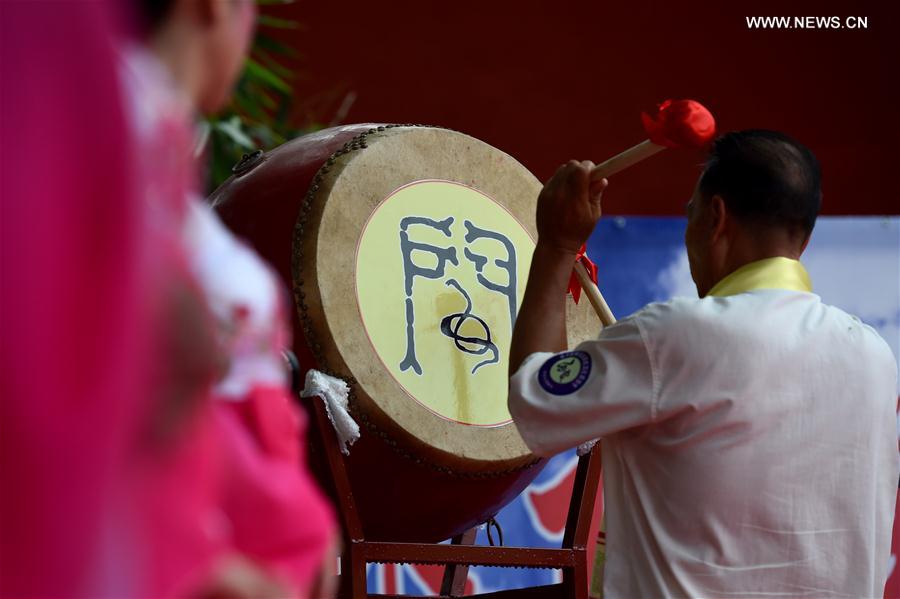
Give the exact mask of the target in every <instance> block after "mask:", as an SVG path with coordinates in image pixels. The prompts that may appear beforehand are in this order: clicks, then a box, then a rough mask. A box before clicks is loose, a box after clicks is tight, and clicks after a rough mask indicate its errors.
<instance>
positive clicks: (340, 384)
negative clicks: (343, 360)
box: [300, 369, 359, 455]
mask: <svg viewBox="0 0 900 599" xmlns="http://www.w3.org/2000/svg"><path fill="white" fill-rule="evenodd" d="M349 394H350V387H348V386H347V383H346V382H344V381H343V380H341V379H339V378H337V377H334V376H329V375H327V374H325V373H324V372H319V371H318V370H313V369H310V370H309V371H307V373H306V381H305V383H304V385H303V391H301V392H300V397H314V396H319V397H321V398H322V401H324V402H325V411H326V412H327V413H328V420H330V421H331V424H332V426H334V432H335V433H336V434H337V437H338V442H339V443H340V445H341V453H343V454H344V455H350V446H351V445H353V444H354V443H355V442H356V440H357V439H359V425H358V424H356V421H355V420H353V417H352V416H350V412H349V411H348V409H347V396H348V395H349Z"/></svg>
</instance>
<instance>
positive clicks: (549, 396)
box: [509, 316, 656, 456]
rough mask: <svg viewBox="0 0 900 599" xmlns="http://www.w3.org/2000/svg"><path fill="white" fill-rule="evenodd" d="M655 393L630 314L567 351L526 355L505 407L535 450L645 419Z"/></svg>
mask: <svg viewBox="0 0 900 599" xmlns="http://www.w3.org/2000/svg"><path fill="white" fill-rule="evenodd" d="M655 401H656V393H655V385H654V373H653V368H652V366H651V362H650V357H649V355H648V352H647V348H646V345H645V340H644V335H643V332H642V330H641V327H640V324H639V323H638V321H637V318H636V317H634V316H633V317H631V318H628V319H625V320H621V321H619V322H618V323H617V324H615V325H613V326H611V327H607V328H606V329H604V330H603V332H602V333H601V334H600V336H599V337H598V338H597V339H594V340H591V341H585V342H584V343H582V344H580V345H579V346H578V347H577V348H575V350H573V351H567V352H562V353H559V354H552V353H546V352H539V353H535V354H532V355H530V356H528V358H526V359H525V361H524V362H523V363H522V365H521V366H520V367H519V370H518V371H517V372H516V373H515V374H514V375H513V377H512V378H511V379H510V383H509V412H510V414H511V415H512V417H513V421H514V422H515V424H516V427H517V428H518V429H519V433H520V434H521V435H522V438H523V439H524V440H525V443H526V444H527V445H528V447H529V448H530V449H531V450H532V451H533V452H534V453H535V454H536V455H539V456H550V455H554V454H556V453H559V452H560V451H563V450H565V449H569V448H571V447H575V446H576V445H578V444H580V443H583V442H584V441H589V440H591V439H596V438H598V437H603V436H604V435H608V434H611V433H614V432H617V431H621V430H625V429H628V428H632V427H636V426H640V425H643V424H648V423H650V422H652V421H653V418H654V417H655V407H656V406H655Z"/></svg>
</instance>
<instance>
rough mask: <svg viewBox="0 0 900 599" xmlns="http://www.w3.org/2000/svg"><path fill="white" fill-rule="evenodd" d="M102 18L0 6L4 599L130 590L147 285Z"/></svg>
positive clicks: (71, 8)
mask: <svg viewBox="0 0 900 599" xmlns="http://www.w3.org/2000/svg"><path fill="white" fill-rule="evenodd" d="M108 8H109V7H108V6H107V4H106V3H105V2H62V3H55V4H54V5H53V8H52V10H48V7H47V6H46V4H45V3H40V2H3V3H2V7H0V14H2V17H0V56H2V65H3V66H2V73H0V76H2V78H3V80H4V81H5V82H7V85H4V90H3V100H2V103H3V110H2V111H0V123H2V126H0V130H2V133H0V138H2V140H3V157H2V160H0V168H2V175H0V186H2V187H0V209H2V214H0V276H2V292H0V302H2V308H0V331H2V334H0V340H2V341H0V364H2V375H0V376H2V379H0V429H2V430H0V476H2V481H0V596H4V597H29V596H39V597H54V598H62V597H91V598H94V597H102V596H108V595H118V596H122V595H125V594H128V593H129V592H130V590H131V589H130V588H129V580H128V579H127V578H125V577H123V578H119V579H116V578H115V575H114V576H109V574H113V573H111V571H110V570H109V569H108V568H106V567H105V563H104V557H103V556H104V555H105V554H107V553H108V549H109V541H108V539H109V535H110V534H111V532H112V531H110V529H109V527H108V525H107V524H108V523H107V521H106V514H107V513H108V511H109V510H110V509H111V508H114V507H115V503H116V500H117V497H118V493H119V492H120V491H121V486H122V485H121V480H122V471H121V467H122V465H123V464H122V462H123V460H122V458H123V456H124V455H125V454H126V452H127V450H128V448H129V446H130V445H129V443H130V441H131V439H132V437H133V434H134V429H135V422H136V416H137V414H138V412H139V410H140V408H141V407H142V404H143V400H144V391H143V390H144V389H145V388H146V385H145V384H143V383H144V380H143V375H144V374H145V373H144V372H142V371H143V365H144V364H145V363H146V360H145V359H144V358H145V356H146V355H147V353H146V350H147V348H146V347H145V341H146V339H147V335H146V333H147V331H146V330H144V329H143V325H144V323H145V322H146V318H145V315H146V313H145V312H144V308H145V306H144V303H143V302H142V301H141V300H142V297H143V292H144V290H145V288H146V286H147V284H148V281H149V278H148V277H149V275H148V271H147V268H146V266H147V264H146V263H145V262H144V260H143V258H142V252H143V250H144V248H145V238H144V228H143V225H142V222H141V220H140V215H139V211H138V210H137V207H138V202H137V198H136V197H135V195H134V186H133V183H132V177H131V172H130V170H131V165H132V160H131V156H132V155H131V152H130V147H129V143H128V137H127V134H126V127H125V119H124V115H123V111H122V105H121V100H120V94H119V89H118V85H117V80H116V78H115V68H114V64H115V63H114V54H113V47H112V39H111V38H112V33H113V30H114V29H115V28H114V27H113V24H112V22H111V19H110V14H109V10H108ZM126 557H127V556H126ZM127 561H128V560H127V559H125V558H122V559H121V560H120V566H121V567H120V569H119V572H124V571H127V570H128V569H129V567H130V566H129V564H128V563H125V562H127ZM115 574H117V573H115Z"/></svg>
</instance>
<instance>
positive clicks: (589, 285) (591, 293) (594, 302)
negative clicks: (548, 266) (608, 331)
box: [575, 262, 616, 327]
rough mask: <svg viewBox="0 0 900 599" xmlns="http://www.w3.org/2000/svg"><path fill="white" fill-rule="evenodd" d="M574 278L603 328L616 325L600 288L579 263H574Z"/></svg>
mask: <svg viewBox="0 0 900 599" xmlns="http://www.w3.org/2000/svg"><path fill="white" fill-rule="evenodd" d="M575 276H577V277H578V282H579V283H581V288H582V289H583V290H584V293H585V294H586V295H587V298H588V301H590V302H591V306H593V307H594V312H596V313H597V316H598V317H599V318H600V322H601V323H602V324H603V326H604V327H608V326H610V325H613V324H616V317H615V316H613V313H612V310H610V309H609V304H607V303H606V300H605V299H603V294H602V293H600V288H599V287H597V284H596V283H594V281H592V280H591V275H590V274H588V271H587V269H586V268H585V267H584V264H582V263H581V262H576V263H575Z"/></svg>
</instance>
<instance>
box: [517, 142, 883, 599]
mask: <svg viewBox="0 0 900 599" xmlns="http://www.w3.org/2000/svg"><path fill="white" fill-rule="evenodd" d="M592 166H593V165H592V164H591V163H589V162H588V163H577V162H570V163H568V164H566V165H564V166H563V167H561V168H560V170H559V171H557V173H556V174H555V175H554V176H553V178H552V179H551V180H550V181H549V182H548V183H547V185H546V187H545V188H544V190H543V191H542V193H541V196H540V198H539V200H538V207H537V225H538V235H539V238H538V244H537V248H536V250H535V254H534V258H533V262H532V265H531V275H530V277H529V280H528V287H527V289H526V291H525V297H524V300H523V303H522V308H521V310H520V312H519V317H518V319H517V322H516V326H515V331H514V335H513V341H512V347H511V355H510V369H511V372H512V373H514V375H513V376H512V378H511V380H510V395H509V409H510V412H511V414H512V415H513V418H514V420H515V422H516V424H517V426H518V428H519V430H520V432H521V434H522V436H523V438H524V439H525V441H526V443H527V444H528V445H529V446H530V447H531V448H532V449H533V451H534V452H535V453H537V454H539V455H545V456H546V455H552V454H554V453H557V452H559V451H561V450H564V449H566V448H569V447H573V446H575V445H577V444H579V443H581V442H584V441H587V440H589V439H593V438H596V437H602V439H603V470H604V498H605V501H606V505H607V507H608V514H609V518H608V519H607V548H608V553H607V562H606V567H605V572H604V592H605V596H607V597H662V596H695V597H696V596H704V597H724V596H729V597H735V596H740V597H748V596H763V595H766V596H770V595H786V596H797V595H811V596H845V597H880V596H881V595H882V594H883V589H884V582H885V579H886V576H887V565H888V559H889V552H890V542H891V538H890V535H891V528H892V521H893V513H894V503H895V497H896V483H897V477H898V473H900V463H898V455H897V445H896V428H895V426H896V424H895V413H896V400H897V395H896V393H897V369H896V364H895V362H894V358H893V356H892V355H891V352H890V350H889V349H888V346H887V344H886V343H885V342H884V341H883V340H882V339H881V338H880V337H879V336H878V335H877V334H876V333H875V332H874V331H873V330H872V329H871V328H869V327H868V326H866V325H864V324H862V323H861V322H860V321H859V320H858V319H856V318H854V317H852V316H850V315H848V314H846V313H844V312H842V311H841V310H839V309H837V308H834V307H831V306H827V305H824V304H822V302H821V301H820V299H819V297H818V296H816V295H814V294H813V293H811V287H810V281H809V277H808V275H807V273H806V271H805V269H804V268H803V266H802V265H801V264H800V262H799V261H798V258H799V257H800V255H801V254H802V252H803V250H804V249H805V247H806V244H807V242H808V241H809V236H810V233H811V232H812V229H813V225H814V224H815V219H816V215H817V214H818V210H819V206H820V202H821V192H820V180H819V167H818V163H817V161H816V159H815V157H814V156H813V154H812V153H811V152H810V151H809V150H808V149H807V148H805V147H804V146H802V145H800V144H799V143H797V142H796V141H794V140H792V139H790V138H788V137H787V136H784V135H782V134H779V133H775V132H772V131H759V130H753V131H742V132H736V133H729V134H727V135H725V136H723V137H721V138H719V139H718V140H717V141H716V142H715V144H714V147H713V149H712V152H711V154H710V158H709V160H708V163H707V165H706V169H705V170H704V172H703V174H702V175H701V177H700V180H699V182H698V184H697V187H696V190H695V192H694V194H693V197H692V198H691V201H690V203H689V204H688V225H687V231H686V234H685V245H686V246H687V251H688V259H689V262H690V266H691V274H692V277H693V279H694V281H695V283H696V285H697V291H698V294H699V296H700V299H685V298H679V299H674V300H672V301H669V302H665V303H658V304H651V305H648V306H647V307H645V308H644V309H642V310H640V311H639V312H637V313H635V314H634V315H632V316H630V317H629V318H626V319H624V320H622V321H620V322H619V323H617V324H616V325H614V326H611V327H608V328H607V329H605V330H604V331H603V332H602V333H601V334H600V336H599V338H598V339H596V340H593V341H588V342H585V343H583V344H581V345H580V346H579V347H578V348H576V351H574V352H564V353H557V352H562V351H563V350H564V349H565V347H566V338H565V331H564V322H565V311H564V307H565V290H566V286H567V281H568V279H569V275H570V273H571V270H572V266H573V262H574V260H575V255H576V252H577V250H578V248H579V247H580V246H581V244H582V243H584V242H585V240H586V239H587V237H588V235H589V234H590V233H591V231H592V230H593V227H594V224H595V223H596V221H597V219H598V218H599V217H600V198H601V195H602V191H603V189H604V188H605V186H606V182H605V181H603V182H601V183H599V184H593V185H592V184H590V183H589V172H590V168H591V167H592Z"/></svg>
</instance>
